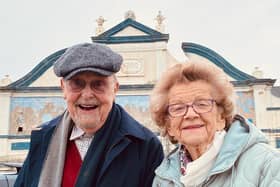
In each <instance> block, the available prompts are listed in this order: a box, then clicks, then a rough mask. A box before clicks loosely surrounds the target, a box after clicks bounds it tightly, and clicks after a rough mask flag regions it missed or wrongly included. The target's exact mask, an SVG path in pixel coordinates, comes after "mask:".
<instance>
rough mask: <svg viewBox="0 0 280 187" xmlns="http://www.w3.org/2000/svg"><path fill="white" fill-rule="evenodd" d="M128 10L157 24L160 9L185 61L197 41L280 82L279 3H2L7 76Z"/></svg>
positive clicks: (1, 56)
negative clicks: (188, 45)
mask: <svg viewBox="0 0 280 187" xmlns="http://www.w3.org/2000/svg"><path fill="white" fill-rule="evenodd" d="M2 1H3V0H2ZM128 10H132V11H134V13H135V15H136V21H138V22H140V23H142V24H144V25H146V26H148V27H151V28H155V24H156V21H155V19H154V18H155V17H156V16H157V14H158V12H159V11H161V13H162V15H163V16H164V17H165V20H164V25H165V33H168V34H169V41H168V45H167V47H168V50H169V51H170V52H171V54H172V55H173V56H174V57H175V58H176V59H177V60H178V61H185V60H186V57H185V55H184V53H183V51H182V49H181V44H182V42H194V43H197V44H200V45H203V46H205V47H208V48H210V49H212V50H214V51H215V52H217V53H218V54H220V55H221V56H223V57H224V58H225V59H226V60H227V61H229V62H230V63H231V64H232V65H234V66H235V67H236V68H238V69H240V70H242V71H244V72H246V73H248V74H252V72H253V71H254V69H255V67H258V68H259V69H260V70H262V71H263V72H264V73H263V78H272V79H280V60H279V52H280V21H279V20H280V11H279V10H280V1H279V0H234V1H233V0H231V1H224V0H211V1H210V0H209V1H205V0H192V1H191V0H176V1H170V0H102V1H96V0H79V1H78V0H47V1H41V0H25V1H16V0H9V1H3V2H2V3H1V6H0V24H1V31H0V33H1V34H0V60H1V61H0V79H2V78H4V76H5V75H9V76H10V78H11V79H12V80H13V81H16V80H18V79H20V78H22V77H23V76H24V75H26V74H27V73H29V72H30V71H31V70H32V69H33V68H34V67H35V66H36V65H37V64H38V63H39V62H41V61H42V60H43V59H44V58H46V57H47V56H49V55H51V54H52V53H54V52H56V51H58V50H60V49H63V48H66V47H69V46H71V45H73V44H77V43H81V42H91V39H90V37H91V36H95V29H96V26H97V23H96V19H97V18H98V17H99V16H103V17H104V18H105V19H106V20H107V21H106V22H105V23H104V25H103V26H104V27H105V30H107V29H110V28H111V27H113V26H115V25H117V24H118V23H120V22H122V21H123V20H124V15H125V13H126V12H127V11H128ZM279 82H280V81H279V80H278V81H277V83H276V85H279Z"/></svg>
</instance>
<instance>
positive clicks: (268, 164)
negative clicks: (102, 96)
mask: <svg viewBox="0 0 280 187" xmlns="http://www.w3.org/2000/svg"><path fill="white" fill-rule="evenodd" d="M163 75H164V76H163V77H162V79H161V80H160V81H159V82H158V83H157V85H156V86H155V88H154V90H153V93H152V95H151V103H150V109H151V112H152V118H153V120H154V121H155V122H156V124H157V125H158V126H159V127H160V128H161V129H162V130H163V132H164V134H165V135H167V136H168V137H169V139H170V141H171V142H172V143H178V144H177V145H178V146H177V148H176V149H175V150H174V151H172V152H171V153H170V154H169V155H167V157H166V158H165V159H164V160H163V162H162V163H161V165H160V166H159V167H158V168H157V169H156V171H155V173H156V176H155V178H154V181H153V186H161V187H162V186H163V187H164V186H207V187H208V186H212V187H220V186H224V187H229V186H242V187H243V186H244V187H245V186H246V187H248V186H261V187H268V186H280V170H279V169H280V152H278V151H276V150H273V149H272V148H270V147H269V146H268V145H267V140H266V138H265V136H264V135H263V134H262V133H261V132H260V131H259V130H258V129H257V128H256V126H255V125H253V124H251V123H250V122H249V121H247V120H245V119H244V118H243V117H241V116H239V115H234V102H233V93H234V91H233V86H232V84H231V83H230V82H229V80H228V79H227V76H226V74H225V73H224V72H223V71H222V70H221V69H219V68H218V67H216V66H215V65H213V64H210V63H205V62H188V63H185V64H177V65H175V66H174V67H172V68H170V69H169V70H168V71H167V72H166V73H164V74H163Z"/></svg>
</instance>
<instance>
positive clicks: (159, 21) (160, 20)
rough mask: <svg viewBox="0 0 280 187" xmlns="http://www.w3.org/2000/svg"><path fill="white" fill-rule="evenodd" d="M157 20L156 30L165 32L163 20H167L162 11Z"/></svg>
mask: <svg viewBox="0 0 280 187" xmlns="http://www.w3.org/2000/svg"><path fill="white" fill-rule="evenodd" d="M155 20H156V21H157V24H156V29H157V30H158V31H159V32H164V29H165V28H164V24H163V20H165V17H164V16H163V15H162V14H161V11H159V12H158V15H157V17H156V18H155Z"/></svg>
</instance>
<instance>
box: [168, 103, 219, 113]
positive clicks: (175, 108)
mask: <svg viewBox="0 0 280 187" xmlns="http://www.w3.org/2000/svg"><path fill="white" fill-rule="evenodd" d="M214 103H216V101H215V100H213V99H200V100H196V101H194V102H193V103H192V104H191V105H189V104H185V103H174V104H171V105H168V107H167V112H168V115H169V116H171V117H182V116H184V115H185V114H186V113H187V112H188V109H189V107H192V108H193V110H194V111H195V112H196V113H197V114H203V113H207V112H210V111H211V110H212V109H213V105H214Z"/></svg>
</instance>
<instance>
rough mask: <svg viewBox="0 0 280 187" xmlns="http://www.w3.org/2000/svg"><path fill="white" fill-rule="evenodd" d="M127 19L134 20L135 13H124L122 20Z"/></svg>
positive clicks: (130, 11)
mask: <svg viewBox="0 0 280 187" xmlns="http://www.w3.org/2000/svg"><path fill="white" fill-rule="evenodd" d="M128 18H130V19H133V20H136V16H135V13H134V12H133V11H132V10H129V11H127V12H126V13H125V15H124V19H128Z"/></svg>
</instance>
